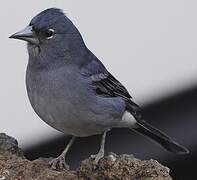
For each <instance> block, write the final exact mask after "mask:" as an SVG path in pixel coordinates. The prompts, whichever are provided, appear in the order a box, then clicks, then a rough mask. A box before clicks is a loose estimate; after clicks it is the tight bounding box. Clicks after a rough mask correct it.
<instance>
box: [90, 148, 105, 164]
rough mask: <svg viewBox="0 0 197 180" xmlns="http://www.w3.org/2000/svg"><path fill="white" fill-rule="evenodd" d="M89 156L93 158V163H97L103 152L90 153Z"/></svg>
mask: <svg viewBox="0 0 197 180" xmlns="http://www.w3.org/2000/svg"><path fill="white" fill-rule="evenodd" d="M90 157H91V158H92V159H94V164H95V165H98V163H99V161H100V159H102V158H103V157H104V152H102V151H99V153H98V154H92V155H91V156H90Z"/></svg>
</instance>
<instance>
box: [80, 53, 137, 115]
mask: <svg viewBox="0 0 197 180" xmlns="http://www.w3.org/2000/svg"><path fill="white" fill-rule="evenodd" d="M89 53H90V54H89V56H91V57H90V59H91V60H90V61H89V62H88V63H87V64H86V65H85V67H84V68H83V70H82V73H83V74H84V75H85V76H88V77H90V78H91V81H92V86H93V88H94V90H95V93H96V94H97V95H99V96H104V97H121V98H123V99H124V100H125V103H126V109H127V110H128V111H129V112H130V113H132V115H133V116H134V117H135V118H136V119H141V110H140V107H139V106H138V105H137V104H135V103H134V102H133V101H132V100H131V98H132V97H131V96H130V94H129V92H128V91H127V89H126V88H125V87H124V86H123V85H122V84H121V83H120V82H119V81H118V80H117V79H116V78H115V77H114V76H113V75H112V74H111V73H109V72H108V71H107V70H106V68H105V67H104V65H103V64H102V63H101V62H100V61H99V60H98V59H97V58H96V57H95V56H94V55H93V54H92V53H91V52H89Z"/></svg>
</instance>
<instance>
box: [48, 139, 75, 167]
mask: <svg viewBox="0 0 197 180" xmlns="http://www.w3.org/2000/svg"><path fill="white" fill-rule="evenodd" d="M75 139H76V137H74V136H72V138H71V140H70V141H69V143H68V145H67V146H66V148H65V149H64V151H63V152H62V154H61V155H60V156H58V157H57V158H55V159H53V160H51V161H50V162H49V165H50V167H51V168H52V169H54V170H57V169H60V170H62V169H69V166H68V165H67V164H66V162H65V156H66V154H67V152H68V150H69V149H70V147H71V146H72V144H73V143H74V141H75Z"/></svg>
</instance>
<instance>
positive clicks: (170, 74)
mask: <svg viewBox="0 0 197 180" xmlns="http://www.w3.org/2000/svg"><path fill="white" fill-rule="evenodd" d="M49 7H59V8H61V9H63V10H64V12H65V13H66V15H67V16H68V17H69V18H70V19H71V20H72V21H73V22H74V24H75V25H76V26H77V27H78V29H79V30H80V32H81V33H82V36H83V38H84V41H85V42H86V45H87V46H88V47H89V49H90V50H92V51H93V52H94V53H95V55H96V56H97V57H98V58H100V60H102V62H103V63H104V64H105V65H106V67H107V68H108V69H109V71H110V72H111V73H112V74H114V75H115V76H116V77H117V78H118V79H119V80H120V81H121V82H122V83H123V84H124V85H125V86H126V87H127V89H128V90H129V92H130V93H131V95H132V96H133V97H134V99H135V101H137V102H138V103H139V104H140V105H143V104H146V103H150V102H153V101H155V100H156V99H158V98H161V97H164V96H168V95H170V94H172V93H174V92H177V91H180V90H182V89H184V88H187V87H189V86H192V85H194V84H196V75H197V60H196V59H197V51H196V45H197V26H196V17H197V11H196V7H197V2H196V1H194V0H173V1H172V0H165V1H164V0H148V1H147V0H123V1H114V0H108V1H106V0H100V1H92V0H83V1H79V0H62V1H61V0H59V1H57V0H56V1H55V0H43V1H25V0H21V1H11V0H7V1H4V2H2V3H1V11H0V22H1V28H0V37H1V38H0V40H1V41H0V43H1V54H0V56H1V60H0V67H1V71H0V82H1V93H0V99H1V101H0V108H1V120H0V132H6V133H8V134H9V135H12V136H15V137H16V138H17V139H18V140H19V144H20V145H21V146H23V147H26V146H29V145H31V144H33V143H36V142H40V141H42V140H44V139H46V138H50V137H54V136H56V135H57V134H58V132H57V131H56V130H54V129H52V128H51V127H49V126H48V125H46V124H45V123H44V122H43V121H42V120H40V119H39V118H38V116H37V115H36V114H35V113H34V112H33V110H32V108H31V106H30V104H29V102H28V98H27V95H26V89H25V69H26V65H27V60H28V55H27V50H26V45H25V43H24V42H22V41H21V42H19V41H16V40H15V41H14V40H10V39H8V36H9V35H11V34H12V33H14V32H16V31H18V30H20V29H22V28H24V27H25V26H26V25H27V24H28V23H29V22H30V20H31V18H32V17H33V16H34V15H36V14H37V13H39V12H40V11H42V10H44V9H46V8H49Z"/></svg>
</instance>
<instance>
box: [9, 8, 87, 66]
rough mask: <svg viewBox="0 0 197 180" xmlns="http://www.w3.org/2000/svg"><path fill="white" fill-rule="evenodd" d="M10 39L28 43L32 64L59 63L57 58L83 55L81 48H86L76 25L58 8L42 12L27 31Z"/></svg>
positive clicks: (20, 32) (24, 30) (18, 33)
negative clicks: (76, 54)
mask: <svg viewBox="0 0 197 180" xmlns="http://www.w3.org/2000/svg"><path fill="white" fill-rule="evenodd" d="M10 38H14V39H20V40H25V41H27V42H28V52H29V57H30V61H31V59H33V61H34V62H32V63H35V59H39V64H41V63H42V62H40V61H43V63H44V64H46V63H49V62H48V61H50V62H52V61H56V63H57V57H58V58H60V57H64V56H68V54H66V53H68V52H70V53H72V52H75V53H81V52H82V50H80V48H85V45H84V42H83V39H82V37H81V35H80V33H79V31H78V30H77V28H76V27H75V25H74V24H73V23H72V22H71V21H70V20H69V18H68V17H67V16H66V15H65V14H64V13H63V12H62V10H60V9H56V8H50V9H46V10H44V11H42V12H41V13H39V14H38V15H36V16H35V17H34V18H33V19H32V20H31V22H30V24H29V25H28V26H27V27H26V28H25V29H23V30H22V31H19V32H17V33H15V34H13V35H12V36H10ZM79 47H80V48H79ZM49 57H50V58H49ZM43 59H44V60H43ZM55 59H56V60H55ZM36 62H38V61H36ZM44 64H43V65H44Z"/></svg>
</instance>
